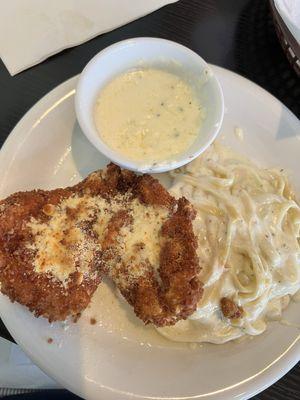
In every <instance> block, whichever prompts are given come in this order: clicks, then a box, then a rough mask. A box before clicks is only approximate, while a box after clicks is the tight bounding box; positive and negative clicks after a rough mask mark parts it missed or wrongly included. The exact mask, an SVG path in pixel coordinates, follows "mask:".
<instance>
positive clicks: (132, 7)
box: [0, 0, 177, 75]
mask: <svg viewBox="0 0 300 400" xmlns="http://www.w3.org/2000/svg"><path fill="white" fill-rule="evenodd" d="M175 1H177V0H50V1H49V0H9V1H3V2H1V10H0V57H1V58H2V61H3V62H4V64H5V65H6V67H7V69H8V70H9V72H10V74H11V75H15V74H17V73H18V72H21V71H23V70H24V69H27V68H29V67H31V66H33V65H35V64H38V63H40V62H41V61H43V60H45V59H46V58H48V57H49V56H51V55H53V54H55V53H58V52H60V51H61V50H64V49H66V48H68V47H73V46H77V45H78V44H81V43H83V42H85V41H87V40H89V39H92V38H93V37H95V36H97V35H99V34H101V33H104V32H107V31H110V30H112V29H115V28H117V27H119V26H121V25H124V24H126V23H128V22H130V21H133V20H134V19H136V18H139V17H141V16H144V15H146V14H148V13H150V12H152V11H154V10H157V9H158V8H160V7H162V6H164V5H166V4H169V3H174V2H175Z"/></svg>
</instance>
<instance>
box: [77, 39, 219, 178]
mask: <svg viewBox="0 0 300 400" xmlns="http://www.w3.org/2000/svg"><path fill="white" fill-rule="evenodd" d="M138 67H153V68H159V69H164V70H167V71H169V72H172V73H175V74H177V75H179V76H181V77H183V78H184V79H186V80H188V81H189V83H190V84H191V85H193V87H194V88H195V90H196V93H197V96H198V98H199V101H200V104H201V105H202V106H203V107H204V108H205V110H206V116H205V119H204V120H203V123H202V125H201V127H199V134H198V136H197V138H196V140H195V141H194V143H193V144H192V145H191V147H190V148H189V149H188V150H186V151H184V152H182V153H181V154H179V155H177V156H176V158H173V159H171V160H166V161H165V162H163V163H159V164H158V165H156V166H152V165H149V164H148V165H145V164H143V163H136V162H133V161H132V160H129V159H128V158H126V157H124V156H122V154H120V153H119V152H116V151H115V150H113V149H112V148H110V147H109V146H108V145H106V144H105V143H104V142H103V141H102V140H101V137H100V135H99V133H98V131H97V128H96V126H95V123H94V116H93V113H94V106H95V102H96V98H97V97H98V95H99V92H100V91H101V89H102V88H103V87H104V86H105V85H106V84H107V83H108V82H109V81H111V80H112V79H113V78H114V77H115V76H117V75H119V74H121V73H123V72H125V71H127V70H131V69H134V68H138ZM75 107H76V114H77V119H78V121H79V124H80V126H81V129H82V131H83V132H84V134H85V135H86V137H87V138H88V139H89V141H90V142H91V143H92V144H93V145H94V146H95V147H96V148H97V149H98V150H99V151H100V152H101V153H103V154H104V155H105V156H106V157H107V158H109V159H110V160H112V161H113V162H114V163H116V164H118V165H120V166H121V167H124V168H127V169H130V170H134V171H138V172H151V173H155V172H164V171H169V170H171V169H174V168H178V167H180V166H182V165H184V164H187V163H188V162H190V161H191V160H193V159H194V158H195V157H197V156H198V155H199V154H201V153H202V152H203V151H204V150H205V149H206V148H207V147H208V146H209V145H210V144H211V143H212V142H213V140H214V139H215V138H216V136H217V134H218V132H219V129H220V127H221V124H222V120H223V114H224V100H223V94H222V89H221V87H220V84H219V82H218V80H217V78H216V77H215V76H214V74H213V72H212V70H211V69H210V67H209V66H208V65H207V63H206V62H205V61H204V60H203V59H202V58H201V57H200V56H198V54H196V53H194V52H193V51H191V50H189V49H188V48H186V47H184V46H182V45H180V44H178V43H175V42H171V41H169V40H164V39H157V38H136V39H129V40H124V41H121V42H118V43H116V44H114V45H112V46H110V47H107V48H106V49H104V50H102V51H101V52H100V53H98V54H97V55H96V56H95V57H94V58H92V60H91V61H90V62H89V63H88V64H87V65H86V67H85V68H84V70H83V71H82V73H81V75H80V79H79V82H78V85H77V89H76V96H75Z"/></svg>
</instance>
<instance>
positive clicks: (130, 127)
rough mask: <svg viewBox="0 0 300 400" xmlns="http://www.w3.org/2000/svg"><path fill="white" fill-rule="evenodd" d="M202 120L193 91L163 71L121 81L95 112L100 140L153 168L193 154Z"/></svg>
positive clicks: (108, 90) (110, 86)
mask: <svg viewBox="0 0 300 400" xmlns="http://www.w3.org/2000/svg"><path fill="white" fill-rule="evenodd" d="M203 114H204V112H203V110H202V109H201V105H200V104H199V101H198V99H197V96H196V93H195V92H194V89H193V88H192V87H191V86H190V85H189V84H188V83H187V82H186V81H185V80H183V79H182V78H180V77H179V76H178V75H175V74H172V73H170V72H167V71H163V70H159V69H140V70H132V71H128V72H126V73H123V74H121V75H119V76H117V77H116V78H115V79H113V80H112V81H111V82H109V83H108V85H107V86H105V87H104V89H103V90H102V91H101V92H100V94H99V97H98V99H97V102H96V106H95V110H94V118H95V124H96V127H97V129H98V132H99V135H100V137H101V138H102V140H103V141H104V142H105V143H106V144H107V145H108V146H109V147H111V148H112V149H113V150H115V151H117V152H119V153H120V154H122V155H123V156H125V157H127V158H128V159H130V160H132V161H134V162H142V163H147V164H154V165H155V164H157V163H160V162H162V161H164V160H168V159H170V158H176V155H178V154H180V153H183V152H185V151H186V150H188V148H189V147H190V146H191V145H192V143H193V142H194V140H195V139H196V137H197V135H198V133H199V129H200V126H201V120H202V117H203Z"/></svg>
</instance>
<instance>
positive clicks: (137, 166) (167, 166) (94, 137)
mask: <svg viewBox="0 0 300 400" xmlns="http://www.w3.org/2000/svg"><path fill="white" fill-rule="evenodd" d="M143 42H146V43H147V42H149V43H153V42H154V43H155V42H156V43H162V44H165V45H167V46H172V47H175V48H178V49H180V51H181V52H184V53H186V54H187V55H189V56H192V57H193V58H194V60H195V62H198V63H199V65H201V66H202V67H204V68H206V69H207V70H209V71H210V73H212V75H211V79H213V81H214V83H215V89H214V91H215V93H216V94H217V96H218V97H219V99H220V101H219V107H217V108H216V109H217V110H218V111H216V113H215V116H216V118H215V120H216V121H215V125H216V126H214V129H212V130H213V133H212V134H210V135H209V138H208V139H207V140H206V142H205V143H204V144H203V145H202V146H199V147H198V149H197V150H195V151H193V152H192V154H191V155H189V156H188V157H181V156H180V154H179V155H178V156H177V159H176V160H172V159H171V160H168V161H163V162H161V163H158V165H155V166H154V165H152V164H149V163H148V164H141V163H137V162H134V161H132V160H129V159H126V158H125V157H123V156H122V154H120V155H119V156H118V155H117V152H116V151H115V150H113V149H112V148H110V147H109V146H108V145H106V143H105V142H103V140H102V139H101V138H100V135H98V134H95V133H96V132H95V130H96V128H95V130H92V131H91V129H90V127H89V126H88V123H87V122H86V118H88V119H89V117H87V116H83V114H82V110H81V93H82V91H83V88H84V85H85V79H86V77H87V74H88V73H89V71H90V69H91V67H92V66H94V65H95V64H96V63H98V62H99V60H101V59H103V57H106V55H107V54H110V53H111V52H112V51H115V50H116V49H118V48H122V47H124V46H126V45H128V44H133V45H134V44H136V43H137V44H139V43H143ZM126 70H127V69H126V68H124V71H123V72H125V71H126ZM224 111H225V105H224V95H223V90H222V87H221V85H220V82H219V81H218V79H217V77H216V76H215V74H214V73H213V71H212V70H211V68H210V65H209V64H208V63H207V62H206V61H205V60H204V59H203V58H202V57H201V56H200V55H199V54H197V53H196V52H195V51H193V50H191V49H190V48H188V47H186V46H184V45H182V44H180V43H177V42H174V41H172V40H168V39H162V38H157V37H143V36H140V37H134V38H129V39H125V40H121V41H118V42H116V43H113V44H111V45H109V46H107V47H105V48H104V49H103V50H101V51H100V52H98V53H97V54H96V55H95V56H94V57H93V58H91V59H90V61H89V62H88V63H87V64H86V66H85V67H84V68H83V70H82V72H81V74H80V76H79V80H78V83H77V86H76V93H75V112H76V117H77V120H78V122H79V125H80V128H81V130H82V132H83V134H84V135H85V136H86V137H87V139H88V140H89V141H90V142H91V143H92V145H93V146H94V147H96V149H97V150H98V151H100V152H101V153H102V154H103V155H104V156H105V157H107V158H108V159H109V160H110V161H112V162H113V163H115V164H117V165H119V166H120V167H122V168H126V169H129V170H132V171H135V172H139V173H162V172H167V171H170V170H173V169H176V168H179V167H182V166H183V165H185V164H187V163H189V162H191V161H193V160H194V159H195V158H196V157H198V156H199V155H200V154H202V153H203V152H204V151H205V150H206V149H207V148H208V147H209V146H210V145H211V144H212V143H213V141H214V140H215V139H216V137H217V135H218V133H219V131H220V129H221V126H222V123H223V119H224Z"/></svg>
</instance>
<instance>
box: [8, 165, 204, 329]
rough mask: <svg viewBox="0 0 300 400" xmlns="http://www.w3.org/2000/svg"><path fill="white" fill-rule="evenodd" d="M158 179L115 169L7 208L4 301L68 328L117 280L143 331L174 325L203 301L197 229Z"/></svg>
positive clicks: (189, 212)
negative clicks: (104, 285) (105, 282)
mask: <svg viewBox="0 0 300 400" xmlns="http://www.w3.org/2000/svg"><path fill="white" fill-rule="evenodd" d="M193 218H194V211H193V209H192V207H191V205H190V204H189V202H188V201H187V200H185V199H180V200H179V201H177V200H175V199H174V198H173V197H172V196H171V195H170V194H169V193H168V192H167V191H166V190H165V189H164V188H163V187H162V186H161V185H160V184H159V182H158V181H157V180H155V179H153V178H152V177H150V176H148V175H144V176H137V175H135V174H134V173H132V172H130V171H126V170H121V169H120V168H119V167H117V166H116V165H114V164H110V165H109V166H108V167H107V169H106V170H104V171H97V172H94V173H92V174H91V175H90V176H88V177H87V178H86V179H85V180H84V181H82V182H81V183H79V184H78V185H76V186H73V187H69V188H66V189H56V190H52V191H42V190H36V191H31V192H19V193H16V194H13V195H11V196H9V197H8V198H7V199H5V200H2V201H1V202H0V283H1V291H2V293H4V294H6V295H7V296H9V298H10V299H11V300H12V301H17V302H19V303H21V304H23V305H25V306H27V307H28V308H29V309H30V310H31V311H32V312H34V314H35V315H36V316H43V317H46V318H48V319H49V321H54V320H64V319H66V318H67V317H68V316H73V317H74V316H75V317H76V316H77V315H78V314H79V313H81V311H83V310H84V309H85V308H86V306H87V305H88V304H89V302H90V300H91V297H92V295H93V293H94V292H95V290H96V289H97V287H98V285H99V284H100V282H101V279H102V277H103V276H104V275H108V276H110V277H111V278H112V279H113V281H114V282H115V284H116V286H117V287H118V289H119V290H120V292H121V293H122V295H123V296H124V297H125V299H126V300H127V301H128V302H129V303H130V304H131V305H132V306H133V308H134V311H135V313H136V315H137V316H138V317H139V318H141V319H142V320H143V321H144V322H145V323H154V324H155V325H157V326H164V325H170V324H174V323H175V322H176V321H178V320H179V319H182V318H186V317H187V316H188V315H190V314H191V313H192V312H193V311H194V310H195V308H196V305H197V302H198V301H199V299H200V297H201V295H202V285H201V282H199V280H198V277H197V276H198V273H199V263H198V259H197V256H196V247H197V245H196V239H195V236H194V233H193V228H192V220H193Z"/></svg>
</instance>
